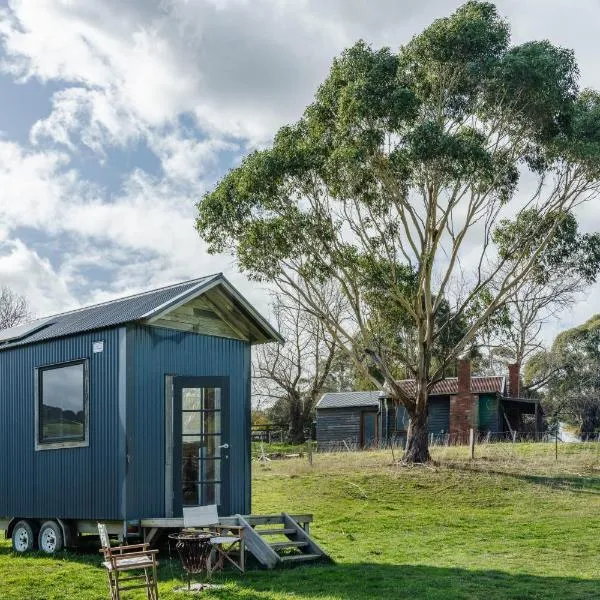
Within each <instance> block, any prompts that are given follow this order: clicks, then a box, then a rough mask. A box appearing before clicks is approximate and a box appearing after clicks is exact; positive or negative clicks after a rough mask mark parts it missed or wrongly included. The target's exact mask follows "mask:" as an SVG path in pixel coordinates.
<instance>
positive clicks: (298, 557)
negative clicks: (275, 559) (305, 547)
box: [280, 554, 323, 563]
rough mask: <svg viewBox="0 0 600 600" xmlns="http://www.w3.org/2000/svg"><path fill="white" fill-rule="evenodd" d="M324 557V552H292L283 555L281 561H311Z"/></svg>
mask: <svg viewBox="0 0 600 600" xmlns="http://www.w3.org/2000/svg"><path fill="white" fill-rule="evenodd" d="M320 558H323V555H322V554H290V555H289V556H281V557H280V560H281V562H284V563H285V562H288V563H291V562H294V563H296V562H310V561H313V560H319V559H320Z"/></svg>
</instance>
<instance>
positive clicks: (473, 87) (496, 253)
mask: <svg viewBox="0 0 600 600" xmlns="http://www.w3.org/2000/svg"><path fill="white" fill-rule="evenodd" d="M577 82H578V70H577V65H576V62H575V59H574V56H573V53H572V52H571V51H569V50H565V49H562V48H558V47H556V46H553V45H552V44H551V43H550V42H548V41H542V42H528V43H525V44H522V45H520V46H511V45H510V32H509V25H508V24H507V22H506V21H504V20H503V19H502V18H500V17H499V15H498V13H497V11H496V8H495V6H494V5H493V4H490V3H487V2H467V3H466V4H465V5H463V6H462V7H461V8H459V9H458V10H457V11H456V12H455V13H454V14H453V15H451V16H450V17H447V18H443V19H439V20H437V21H435V22H434V23H433V24H432V25H431V26H430V27H428V28H427V29H425V31H423V33H421V34H420V35H418V36H416V37H415V38H413V39H412V40H411V41H410V42H409V43H408V44H406V45H405V46H402V47H401V48H400V50H399V51H398V52H397V53H394V52H392V51H391V50H390V49H388V48H384V49H381V50H373V49H371V48H370V47H369V46H367V45H366V44H365V43H363V42H358V43H357V44H356V45H354V46H353V47H351V48H349V49H348V50H346V51H345V52H344V53H343V54H342V55H341V56H340V57H339V58H338V59H336V60H335V61H334V62H333V65H332V67H331V71H330V73H329V76H328V77H327V79H326V80H325V82H324V83H323V84H322V85H321V87H320V88H319V90H318V92H317V94H316V96H315V100H314V102H313V103H312V104H311V105H310V106H309V107H308V108H307V109H306V111H305V112H304V115H303V116H302V118H301V119H300V120H299V121H298V122H297V123H295V124H293V125H289V126H286V127H283V128H281V129H280V130H279V132H278V133H277V135H276V137H275V140H274V143H273V146H272V147H271V148H270V149H267V150H262V151H258V152H254V153H252V154H250V155H249V156H248V157H247V158H246V159H245V160H244V161H243V162H242V164H241V165H240V166H239V167H238V168H236V169H233V170H232V171H230V172H229V173H228V174H227V176H226V177H224V178H223V180H222V181H220V182H219V184H218V185H217V186H216V188H215V189H214V190H213V191H212V192H210V193H208V194H206V195H205V196H204V197H203V198H202V200H201V201H200V202H199V203H198V211H199V214H198V219H197V228H198V231H199V232H200V234H201V236H202V237H203V238H204V239H205V240H206V241H207V242H208V244H209V249H210V251H211V252H223V251H229V252H231V253H233V254H234V256H235V257H236V258H237V261H238V263H239V265H240V267H241V269H243V270H244V271H245V272H246V273H248V274H249V275H250V276H251V277H253V278H255V279H257V280H263V281H269V282H271V283H272V284H274V285H276V286H277V287H278V288H279V289H280V291H281V292H283V293H284V294H289V295H290V296H293V297H294V298H296V299H298V300H299V301H300V303H301V304H302V306H303V308H304V309H305V310H306V311H308V312H310V313H312V314H314V315H316V316H318V318H319V319H321V320H322V321H323V323H324V324H325V326H326V327H327V329H328V331H329V332H330V333H331V335H332V336H333V337H334V339H335V340H336V342H337V343H338V344H339V345H340V346H341V347H342V348H343V350H344V351H345V353H346V354H347V355H348V356H349V357H350V359H351V360H352V361H353V362H354V363H355V364H356V366H357V368H359V369H361V370H362V372H363V373H364V374H365V376H367V377H369V378H370V380H371V382H372V384H373V385H374V386H376V387H377V388H379V389H382V390H385V391H386V392H387V393H388V394H390V395H391V396H392V397H393V398H394V399H395V400H397V401H398V402H399V403H402V404H403V405H404V406H405V407H406V409H407V412H408V414H409V417H410V424H409V431H408V440H407V445H406V451H405V460H406V461H408V462H423V461H426V460H428V459H429V451H428V445H427V403H428V392H429V390H430V389H431V387H432V385H433V384H434V383H435V382H436V381H437V380H439V379H440V378H441V377H443V375H444V372H445V370H446V368H447V367H448V366H449V365H450V364H451V363H453V362H454V361H455V360H456V358H457V357H458V356H459V355H461V354H463V353H464V352H466V351H468V350H469V349H470V348H471V346H472V345H473V343H474V340H475V339H476V337H477V335H478V332H479V331H480V330H481V329H482V328H483V327H484V326H486V324H488V323H489V321H490V319H493V318H498V315H501V313H502V311H503V310H504V308H505V306H506V303H507V302H508V301H509V300H510V299H511V298H512V297H513V296H514V294H515V293H516V292H517V291H518V290H519V289H520V288H521V287H522V286H524V285H525V284H528V285H531V284H532V283H533V284H535V281H537V280H539V279H543V278H540V276H539V274H540V270H542V269H543V268H544V266H545V265H548V264H551V261H550V262H549V261H548V260H546V256H547V254H546V253H547V250H548V248H549V246H551V245H552V244H555V247H557V246H556V244H557V242H556V235H557V231H559V232H560V230H561V228H560V225H561V223H562V222H563V220H564V219H565V218H566V217H567V215H571V214H572V211H573V209H574V208H575V207H576V206H577V205H578V204H580V203H582V202H584V201H586V200H590V199H593V198H596V196H597V193H598V187H599V175H600V95H599V94H597V93H596V92H595V91H589V90H588V91H580V90H579V89H578V85H577ZM558 247H562V246H561V245H560V244H558ZM324 284H326V285H327V287H328V289H330V288H333V289H334V290H335V293H336V295H337V300H336V302H335V303H334V304H335V307H336V313H337V314H336V315H335V316H334V315H333V314H332V311H331V309H330V300H331V297H330V294H329V293H328V294H327V296H324V295H323V294H322V293H321V290H323V286H324ZM339 302H343V303H344V311H343V313H342V315H341V316H339V311H338V309H339ZM407 331H409V332H410V334H409V335H407V333H406V332H407ZM400 372H402V373H408V374H409V375H412V377H414V379H415V382H416V393H415V396H414V397H412V396H408V395H406V394H405V392H404V391H403V389H402V388H401V387H400V386H399V385H398V383H397V381H398V373H400Z"/></svg>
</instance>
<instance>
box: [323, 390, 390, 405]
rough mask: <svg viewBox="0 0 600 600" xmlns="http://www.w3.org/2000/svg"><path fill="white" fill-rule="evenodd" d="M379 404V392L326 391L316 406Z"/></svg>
mask: <svg viewBox="0 0 600 600" xmlns="http://www.w3.org/2000/svg"><path fill="white" fill-rule="evenodd" d="M361 406H373V407H378V406H379V392H327V393H326V394H323V396H321V399H320V400H319V402H318V403H317V408H358V407H361Z"/></svg>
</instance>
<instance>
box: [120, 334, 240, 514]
mask: <svg viewBox="0 0 600 600" xmlns="http://www.w3.org/2000/svg"><path fill="white" fill-rule="evenodd" d="M127 348H128V355H129V356H130V362H128V370H129V371H128V372H129V381H130V384H132V385H131V386H130V387H129V389H128V394H129V396H128V411H127V424H128V425H127V440H128V449H129V455H130V462H129V468H128V475H127V515H128V517H129V518H150V517H162V516H165V489H164V488H165V474H164V471H165V444H164V439H165V433H164V431H165V420H164V417H165V409H164V407H165V376H166V375H175V376H198V377H200V376H225V377H229V385H230V390H229V435H228V436H227V438H224V439H227V440H228V442H229V444H230V446H231V451H230V454H229V478H230V480H229V482H228V483H227V484H225V485H229V489H230V494H229V497H230V506H229V510H228V512H230V513H242V514H244V513H247V512H248V511H249V510H250V504H249V501H250V498H249V495H250V454H249V452H250V447H249V418H250V394H249V381H250V345H249V344H248V343H246V342H242V341H238V340H232V339H227V338H219V337H212V336H205V335H199V334H193V333H185V332H181V331H175V330H170V329H161V328H157V327H143V326H131V327H130V328H129V330H128V339H127ZM175 418H177V417H175ZM174 468H177V466H174Z"/></svg>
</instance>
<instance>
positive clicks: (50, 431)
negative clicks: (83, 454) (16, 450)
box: [36, 360, 88, 449]
mask: <svg viewBox="0 0 600 600" xmlns="http://www.w3.org/2000/svg"><path fill="white" fill-rule="evenodd" d="M87 405H88V402H87V361H85V360H82V361H78V362H72V363H69V364H62V365H56V366H51V367H43V368H40V369H37V444H36V447H37V449H44V448H57V447H60V448H64V447H72V446H86V445H87V420H88V418H87Z"/></svg>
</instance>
